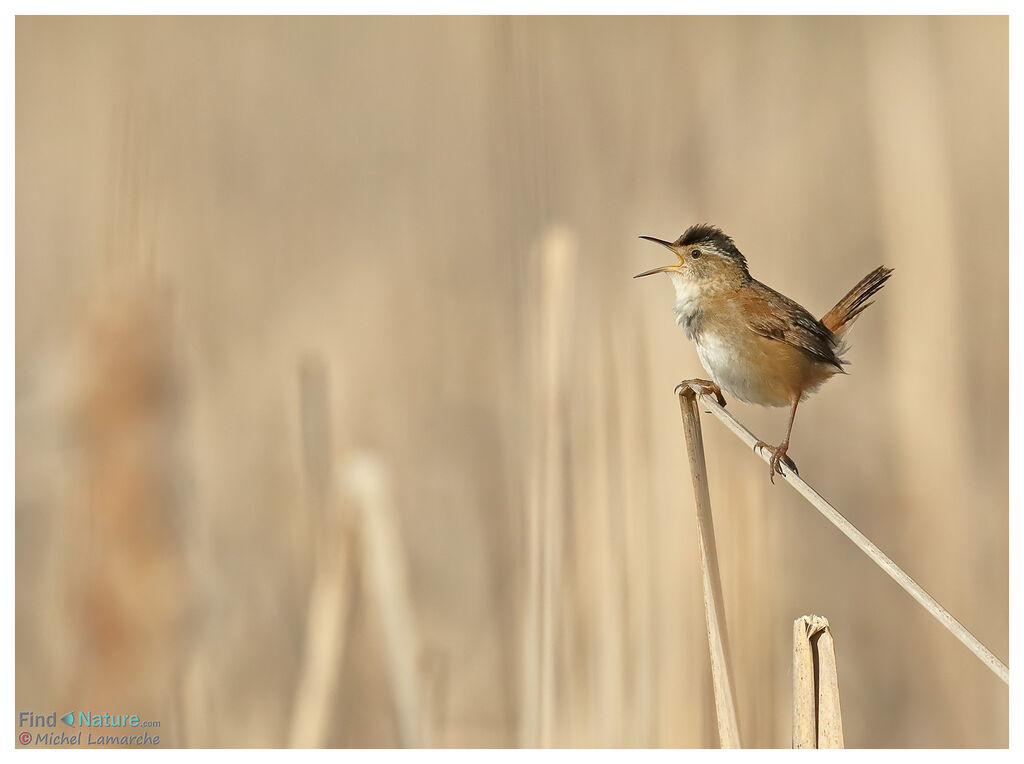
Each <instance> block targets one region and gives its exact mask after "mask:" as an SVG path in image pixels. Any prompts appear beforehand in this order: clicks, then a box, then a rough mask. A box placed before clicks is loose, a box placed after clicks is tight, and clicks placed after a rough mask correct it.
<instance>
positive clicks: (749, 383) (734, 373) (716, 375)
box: [669, 273, 789, 406]
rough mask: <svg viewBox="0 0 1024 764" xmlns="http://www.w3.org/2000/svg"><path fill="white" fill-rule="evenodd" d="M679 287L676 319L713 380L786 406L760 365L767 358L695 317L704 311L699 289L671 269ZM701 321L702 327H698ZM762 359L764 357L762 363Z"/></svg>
mask: <svg viewBox="0 0 1024 764" xmlns="http://www.w3.org/2000/svg"><path fill="white" fill-rule="evenodd" d="M669 275H670V276H671V277H672V285H673V286H674V287H675V290H676V300H675V303H674V304H673V306H672V309H673V310H674V311H675V313H676V323H677V324H679V325H680V326H682V327H683V329H685V330H686V336H687V337H688V338H689V339H691V340H693V342H694V344H695V345H696V346H697V357H698V358H700V362H701V365H702V366H703V367H704V368H705V369H706V370H707V372H708V375H709V376H710V377H711V380H712V381H713V382H714V383H715V384H716V385H718V386H719V387H721V388H722V389H723V390H724V391H725V392H727V393H731V394H732V396H733V397H735V398H738V399H739V400H741V401H746V402H747V403H757V404H759V405H761V406H786V405H788V404H789V401H788V400H786V398H784V397H779V396H778V395H777V394H776V391H775V390H774V389H773V386H772V385H770V384H769V380H766V379H765V377H764V375H763V374H762V373H761V372H760V371H759V369H761V368H764V367H765V366H766V364H764V363H763V360H764V359H758V358H752V357H751V354H752V353H756V350H755V348H754V347H751V346H748V347H741V346H740V345H738V344H737V343H736V342H726V341H725V340H724V339H723V338H722V337H720V336H719V335H717V334H715V332H714V331H713V330H712V329H710V328H709V327H708V326H707V322H700V321H695V319H696V318H697V315H698V313H699V312H700V298H699V290H698V289H697V288H696V287H695V285H693V284H691V283H690V282H688V281H686V279H684V278H683V277H682V276H681V275H679V274H677V273H669ZM697 324H700V325H701V326H700V331H695V328H696V327H697ZM759 361H761V362H760V363H759Z"/></svg>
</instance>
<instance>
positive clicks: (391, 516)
mask: <svg viewBox="0 0 1024 764" xmlns="http://www.w3.org/2000/svg"><path fill="white" fill-rule="evenodd" d="M340 476H341V478H342V480H343V484H344V486H345V487H346V488H347V490H348V492H349V493H350V494H351V495H352V497H353V498H354V499H355V501H356V505H357V507H358V515H357V523H356V533H357V536H358V538H359V543H360V552H361V553H360V560H361V561H362V563H363V565H364V566H365V572H366V575H367V584H368V587H369V590H368V592H367V594H368V595H369V597H368V598H369V599H370V601H371V602H373V603H374V604H375V605H376V607H377V609H378V612H379V615H380V619H381V626H382V630H383V632H384V647H385V651H386V655H387V662H388V674H389V678H390V680H391V688H392V693H393V695H394V701H395V712H396V715H397V717H398V732H399V739H400V742H401V744H402V745H403V746H405V747H421V746H429V745H430V740H431V730H430V722H429V719H430V715H429V713H427V712H426V711H424V705H425V703H424V701H425V698H424V693H423V692H422V688H421V678H420V675H419V654H420V643H419V630H418V628H417V625H416V617H415V611H414V609H413V605H412V597H411V594H410V592H409V585H408V574H407V571H406V565H405V554H404V552H403V549H402V540H401V534H400V532H399V526H398V518H397V516H396V513H395V508H394V504H393V502H392V499H391V496H390V493H389V491H388V481H387V476H386V474H385V471H384V467H383V465H382V464H381V462H380V460H379V459H378V458H377V457H376V456H373V455H369V454H361V455H355V456H353V457H352V458H350V459H349V460H348V462H347V463H346V464H345V465H344V466H343V468H342V469H341V470H340Z"/></svg>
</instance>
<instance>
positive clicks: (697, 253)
mask: <svg viewBox="0 0 1024 764" xmlns="http://www.w3.org/2000/svg"><path fill="white" fill-rule="evenodd" d="M690 257H692V258H695V259H696V258H698V257H700V250H699V249H691V250H690Z"/></svg>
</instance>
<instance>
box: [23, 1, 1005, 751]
mask: <svg viewBox="0 0 1024 764" xmlns="http://www.w3.org/2000/svg"><path fill="white" fill-rule="evenodd" d="M1007 31H1008V30H1007V21H1006V19H1005V18H998V17H996V18H943V19H937V18H915V19H908V18H885V19H880V18H879V19H870V18H857V19H853V18H815V19H806V18H804V19H802V18H701V19H687V18H608V19H588V18H581V19H570V18H544V19H539V18H538V19H524V18H519V19H502V18H453V19H444V18H416V19H411V18H393V19H375V18H348V19H347V18H331V19H319V18H302V19H273V18H258V19H257V18H202V19H199V18H193V19H190V18H173V19H172V18H148V19H146V18H120V19H109V18H91V19H79V18H26V17H22V18H20V19H18V21H17V24H16V32H17V43H16V44H17V59H16V65H17V112H16V125H17V265H16V269H17V302H16V305H17V328H16V342H17V345H16V354H17V355H16V361H17V366H16V374H17V399H16V411H17V447H18V458H17V489H16V492H17V506H16V534H17V536H16V538H17V620H16V635H17V656H16V668H17V693H16V695H17V697H16V705H17V708H18V709H34V710H36V711H44V710H45V711H46V712H49V711H51V710H57V711H58V712H59V713H63V712H64V711H65V710H68V709H76V710H89V709H91V710H94V711H100V712H102V711H112V712H138V713H140V714H142V715H143V716H144V717H146V718H156V719H159V720H161V728H160V734H161V736H162V738H163V742H164V743H166V744H170V745H187V746H282V745H288V744H296V745H326V746H394V745H438V746H516V745H530V746H534V745H542V744H543V745H546V744H551V745H572V746H713V745H715V744H716V742H717V740H716V736H715V731H714V720H713V713H712V706H711V705H710V674H709V670H708V663H707V645H706V638H705V634H704V624H703V618H704V616H703V610H702V606H701V600H700V586H699V577H698V568H697V563H696V559H695V554H696V541H695V536H694V520H693V508H692V498H691V492H690V481H689V477H688V474H687V472H686V467H685V456H684V451H683V442H682V432H681V427H680V424H679V414H678V408H677V403H676V399H675V397H674V396H673V395H672V388H673V386H674V385H675V383H676V382H677V381H678V380H679V379H681V378H683V377H688V376H694V375H695V374H696V373H698V372H699V371H700V368H699V365H698V361H697V357H696V354H695V352H694V351H693V348H692V346H690V345H689V344H688V343H686V341H685V337H684V336H683V334H682V332H681V331H680V330H679V329H678V328H676V327H675V326H674V325H673V320H672V319H673V316H672V313H671V309H670V308H671V290H670V288H669V285H668V283H666V281H665V280H657V279H653V278H652V279H647V280H643V281H632V280H631V278H630V277H631V276H632V275H633V274H635V273H638V272H640V271H641V270H646V269H648V268H651V267H654V266H656V265H660V264H663V263H662V261H663V260H664V253H663V251H661V250H659V249H657V248H655V247H653V246H651V245H649V244H647V243H645V242H642V241H639V240H638V239H637V238H636V237H637V235H639V234H650V235H654V236H659V237H662V238H672V237H674V236H677V235H678V234H679V233H680V232H681V231H682V229H683V228H685V227H686V226H688V225H689V224H691V223H694V222H701V221H709V222H713V223H717V224H719V225H721V226H723V227H724V228H725V230H726V231H727V232H728V233H730V234H731V235H732V236H733V237H734V238H735V239H736V241H737V243H738V245H739V247H740V248H741V249H742V250H743V252H744V253H745V254H746V255H747V257H748V259H749V261H750V264H751V270H752V272H753V274H754V275H755V276H756V277H758V278H760V279H761V280H763V281H765V282H767V283H768V284H769V285H771V286H773V287H775V288H777V289H780V290H781V291H783V292H785V293H786V294H787V295H789V296H791V297H793V298H794V299H796V300H798V301H799V302H801V303H802V304H804V305H805V306H806V307H807V308H809V309H810V310H811V311H812V312H814V313H815V314H817V315H820V314H822V313H823V312H824V311H825V310H827V309H828V308H829V307H830V306H831V305H832V304H833V303H834V302H835V301H836V300H837V299H838V298H839V297H840V296H841V295H842V294H843V293H844V292H845V291H846V290H847V289H848V288H849V287H850V286H852V285H853V284H854V283H855V282H856V281H857V280H858V279H859V278H860V277H861V276H863V275H864V274H865V273H867V272H868V271H869V270H870V269H871V268H873V267H875V266H876V265H879V264H882V263H884V264H886V265H888V266H892V267H895V268H896V272H895V274H894V277H893V279H892V280H891V281H890V283H889V284H888V285H887V287H886V288H885V290H884V291H883V292H882V293H881V295H880V296H879V299H878V302H877V304H876V305H875V306H874V307H873V308H871V309H870V310H869V311H868V312H867V313H866V314H865V315H864V316H863V318H862V319H861V320H860V321H859V323H858V325H857V328H856V329H855V330H854V332H853V334H852V351H851V353H850V355H849V356H848V358H849V359H850V360H851V361H852V366H851V367H850V375H849V376H847V377H843V378H838V379H835V380H833V381H832V382H830V383H829V384H827V385H826V386H825V387H824V388H823V389H822V391H821V392H820V393H819V394H818V395H817V396H816V397H815V398H813V399H812V400H811V401H810V402H809V403H807V404H806V405H805V406H803V407H802V408H801V411H800V416H799V417H798V418H797V421H796V427H795V430H794V435H793V444H792V447H791V451H790V453H791V455H792V456H793V457H794V458H795V459H796V460H797V461H798V463H799V465H800V468H801V474H802V475H804V476H805V477H806V478H807V479H808V480H809V481H810V482H811V483H812V484H813V485H814V486H816V487H817V488H818V489H819V490H820V491H821V492H822V493H823V494H824V495H825V496H827V497H828V498H829V499H831V500H832V501H833V502H834V503H835V504H836V505H837V506H838V507H840V508H841V509H842V510H843V511H844V512H845V513H846V514H847V516H848V517H849V518H850V519H851V520H852V521H854V522H855V523H856V524H857V525H858V526H859V527H860V528H861V529H862V530H863V531H864V532H865V533H867V535H868V536H870V537H871V538H872V539H873V540H874V541H876V542H877V543H878V544H879V545H880V546H881V547H882V548H883V549H884V550H885V551H886V552H888V553H889V554H890V555H891V556H892V557H893V558H894V559H896V560H897V561H898V562H899V563H900V564H902V565H904V566H905V568H906V569H907V570H908V571H909V572H910V573H911V574H912V575H914V576H915V577H916V578H917V579H918V580H919V581H920V583H921V584H922V585H924V586H925V588H927V589H928V590H929V591H930V592H931V593H933V594H934V595H935V596H936V597H937V598H938V599H939V600H940V601H941V602H942V603H943V604H944V605H946V606H947V607H948V608H949V609H950V610H951V611H952V612H953V614H954V615H956V616H957V617H958V618H959V619H961V620H962V621H963V622H964V623H965V624H966V625H967V626H968V627H969V628H971V629H972V630H973V631H974V632H975V633H976V634H977V635H978V636H979V637H980V638H981V639H982V641H984V642H985V643H986V644H987V645H988V646H989V647H991V648H992V649H993V650H994V651H995V653H996V654H997V655H999V656H1000V657H1001V658H1003V659H1004V660H1006V659H1008V644H1007V642H1008V620H1007V563H1008V559H1007V557H1008V550H1007V396H1008V389H1007V246H1008V242H1007V237H1008V212H1007V186H1008V181H1007V160H1008V156H1007V155H1008V114H1007V68H1008V49H1007ZM730 406H731V407H732V408H733V410H734V411H735V412H736V413H737V415H738V416H740V418H741V419H742V420H743V421H744V422H746V423H747V424H748V426H750V427H751V428H752V429H753V430H754V431H755V432H756V433H757V434H758V435H760V436H761V437H763V438H765V439H766V440H769V441H773V442H777V441H778V440H779V438H780V437H781V435H782V432H783V429H784V426H785V414H784V412H782V411H779V410H761V409H757V408H754V407H750V406H745V405H744V404H739V403H731V404H730ZM705 433H706V441H707V448H708V463H709V471H710V480H711V494H712V498H713V501H714V507H715V512H716V523H717V531H718V540H719V551H720V555H721V562H722V566H723V570H722V576H723V580H724V590H725V597H726V603H727V611H728V618H729V626H730V631H731V638H732V649H733V656H734V663H735V670H736V693H737V697H738V701H739V715H740V719H739V721H740V729H741V734H742V737H743V741H744V744H745V745H748V746H760V747H770V746H788V745H789V723H790V702H791V700H790V650H791V645H790V638H791V625H792V621H793V619H794V618H796V617H798V616H800V615H802V614H805V613H818V614H822V615H825V616H827V617H828V618H829V620H830V622H831V624H832V630H833V633H834V636H835V640H836V649H837V658H838V663H839V676H840V683H841V689H842V707H843V713H844V721H845V725H846V741H847V744H848V745H849V746H851V747H852V746H893V747H899V746H928V747H931V746H971V747H987V746H1005V745H1006V744H1007V690H1006V688H1005V686H1003V685H1002V684H1001V683H1000V682H999V681H998V680H997V679H996V678H995V677H994V676H993V675H992V674H991V673H990V672H989V671H988V670H987V669H986V668H984V667H983V666H982V665H981V664H980V663H979V662H978V661H977V660H975V658H974V657H973V656H972V655H970V653H968V652H967V651H966V650H965V649H964V648H963V647H962V646H961V645H960V644H959V643H958V642H956V641H955V640H954V639H953V638H952V637H951V636H950V635H949V634H947V633H946V632H945V631H943V630H942V629H941V628H940V627H939V625H938V624H937V623H936V622H934V621H933V620H932V618H931V617H930V616H928V615H927V614H926V613H925V612H924V611H923V610H922V609H921V608H919V607H918V606H917V605H916V604H915V603H914V602H913V601H912V600H911V599H910V598H909V597H908V596H907V595H906V594H905V593H903V592H902V591H901V590H900V589H899V588H898V587H897V586H896V585H895V584H894V583H892V582H891V581H890V580H889V579H888V578H886V577H885V576H884V575H883V574H882V573H881V572H880V571H879V570H878V569H877V568H875V567H874V566H873V565H872V564H871V563H870V562H869V561H868V560H867V559H866V558H865V557H864V556H863V555H861V554H860V553H859V552H858V551H857V550H856V549H854V548H853V547H852V545H851V544H850V543H849V542H848V541H847V540H846V539H845V538H844V537H842V536H841V535H840V534H839V533H838V532H837V531H835V530H834V529H833V528H832V527H831V526H829V525H828V524H827V523H826V522H825V521H824V520H823V519H822V518H821V517H820V516H818V515H817V514H816V513H815V512H813V511H812V510H811V509H810V508H809V507H808V506H807V505H806V504H805V503H803V502H802V501H801V500H800V499H799V498H798V497H797V496H796V494H794V493H793V492H792V491H791V490H790V489H789V488H788V487H786V486H785V485H781V484H780V485H776V486H774V487H773V486H771V485H770V484H769V483H768V480H767V475H766V472H767V469H766V467H765V466H764V464H763V463H762V462H761V461H759V460H757V459H756V458H755V457H754V456H753V455H752V454H750V453H749V452H748V449H746V448H745V447H744V446H742V445H741V444H740V443H739V442H738V441H736V440H735V439H734V438H732V437H731V436H729V435H728V434H727V433H725V432H724V431H723V429H722V428H721V427H720V426H719V425H718V424H717V423H715V422H711V421H707V422H706V423H705Z"/></svg>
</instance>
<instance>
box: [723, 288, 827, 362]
mask: <svg viewBox="0 0 1024 764" xmlns="http://www.w3.org/2000/svg"><path fill="white" fill-rule="evenodd" d="M749 286H750V287H751V289H749V291H748V292H747V294H746V295H744V300H743V309H744V310H743V313H744V316H745V317H746V320H747V326H749V327H750V329H751V330H752V331H754V332H757V333H758V334H760V335H761V336H762V337H768V338H769V339H773V340H778V341H779V342H785V343H786V344H787V345H792V346H793V347H795V348H799V349H800V350H802V351H803V352H805V353H807V354H808V355H810V356H813V357H814V358H816V359H817V360H819V361H822V362H823V363H829V364H832V365H833V366H835V367H836V368H838V369H839V370H842V368H843V364H842V361H840V360H839V358H838V357H837V356H836V338H835V335H833V334H832V332H831V331H829V329H828V327H827V326H825V325H824V324H823V323H821V321H819V320H818V319H816V318H815V317H814V316H812V315H811V314H810V313H808V312H807V311H806V310H805V309H804V308H803V307H802V306H800V305H798V304H797V303H795V302H793V301H792V300H791V299H789V298H788V297H786V296H785V295H784V294H779V293H778V292H776V291H775V290H774V289H772V288H771V287H767V286H765V285H764V284H762V283H761V282H760V281H756V280H753V279H752V280H751V282H750V284H749Z"/></svg>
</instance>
